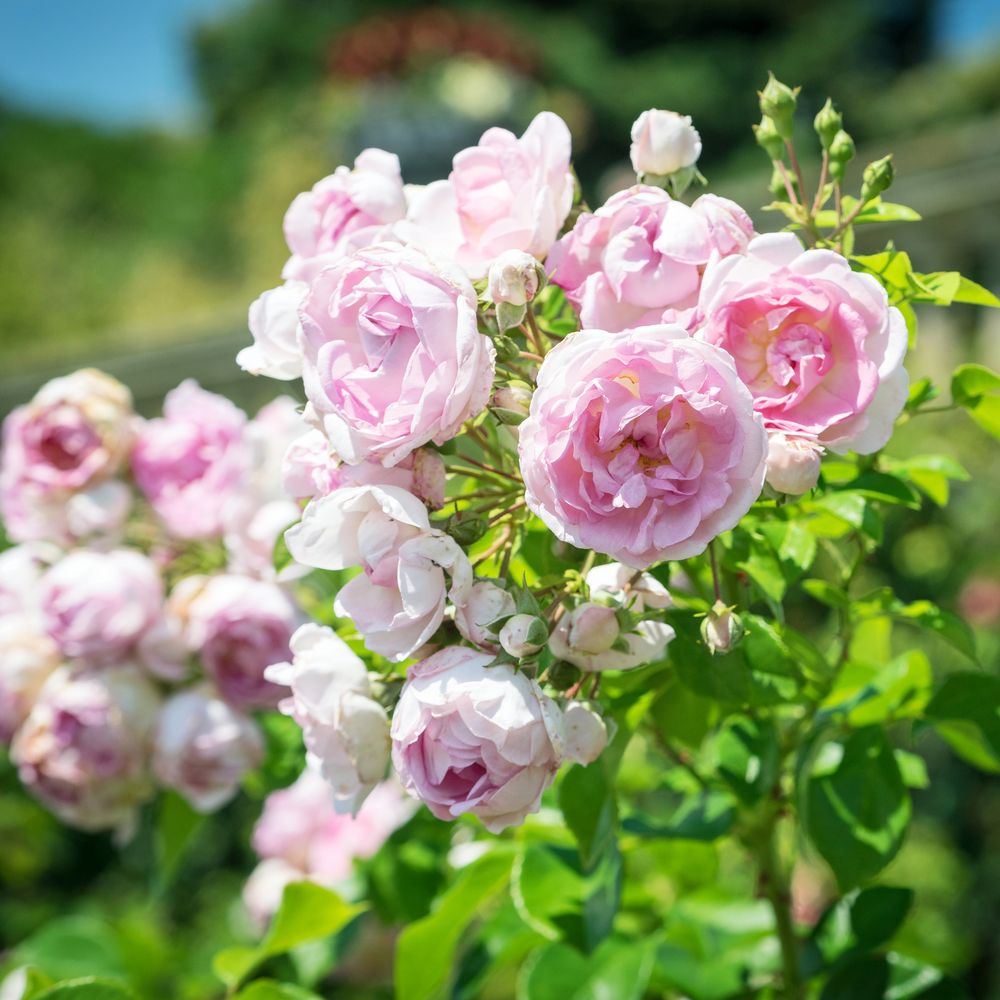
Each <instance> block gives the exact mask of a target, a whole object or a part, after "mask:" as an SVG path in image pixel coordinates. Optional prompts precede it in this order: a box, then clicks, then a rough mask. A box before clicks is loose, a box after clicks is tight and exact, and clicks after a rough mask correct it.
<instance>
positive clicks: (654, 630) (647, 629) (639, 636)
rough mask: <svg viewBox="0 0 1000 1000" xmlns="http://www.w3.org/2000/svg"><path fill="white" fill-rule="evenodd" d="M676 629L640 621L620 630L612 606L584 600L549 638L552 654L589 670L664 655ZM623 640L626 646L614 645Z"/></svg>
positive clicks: (636, 663) (622, 667) (633, 663)
mask: <svg viewBox="0 0 1000 1000" xmlns="http://www.w3.org/2000/svg"><path fill="white" fill-rule="evenodd" d="M673 637H674V630H673V629H672V628H671V627H670V626H669V625H666V624H665V623H663V622H657V621H641V622H639V623H638V624H637V625H636V626H635V629H634V630H632V631H629V632H622V631H620V630H619V627H618V622H617V619H616V616H615V610H614V609H613V608H608V607H602V606H601V605H598V604H591V603H584V604H581V605H580V606H579V607H577V608H575V609H574V610H573V611H571V612H570V613H569V614H567V615H563V616H562V618H560V619H559V622H558V624H557V625H556V627H555V629H554V630H553V632H552V635H551V637H550V638H549V649H550V650H551V651H552V655H553V656H555V657H557V658H558V659H560V660H566V662H567V663H572V664H573V665H574V666H576V667H579V668H580V669H581V670H584V671H586V672H588V673H594V672H598V671H602V670H631V669H632V668H634V667H639V666H642V665H643V664H644V663H656V661H657V660H661V659H663V656H664V653H665V652H666V648H667V644H668V643H669V642H670V640H671V639H673ZM618 640H621V643H623V644H624V646H625V648H624V649H615V648H613V647H614V646H615V644H616V642H618Z"/></svg>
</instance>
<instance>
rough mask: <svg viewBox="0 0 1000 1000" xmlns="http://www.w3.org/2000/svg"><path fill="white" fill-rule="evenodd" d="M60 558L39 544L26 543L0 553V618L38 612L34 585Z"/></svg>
mask: <svg viewBox="0 0 1000 1000" xmlns="http://www.w3.org/2000/svg"><path fill="white" fill-rule="evenodd" d="M61 554H62V553H61V552H60V550H59V549H58V548H56V546H54V545H47V544H44V543H41V542H26V543H24V544H22V545H14V546H12V547H11V548H9V549H6V550H5V551H3V552H0V616H2V615H9V614H15V613H30V614H34V613H37V612H38V610H39V608H40V606H41V605H40V601H41V594H40V592H39V586H38V585H39V583H41V579H42V575H43V574H44V573H45V570H46V569H47V568H48V567H49V566H51V565H52V563H54V562H56V561H57V560H58V559H59V557H60V555H61Z"/></svg>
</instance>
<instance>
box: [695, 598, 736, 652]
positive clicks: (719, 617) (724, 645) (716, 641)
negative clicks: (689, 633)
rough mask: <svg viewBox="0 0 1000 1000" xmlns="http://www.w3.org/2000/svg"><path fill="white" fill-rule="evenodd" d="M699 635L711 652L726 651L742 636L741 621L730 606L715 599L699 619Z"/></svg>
mask: <svg viewBox="0 0 1000 1000" xmlns="http://www.w3.org/2000/svg"><path fill="white" fill-rule="evenodd" d="M701 637H702V639H704V640H705V645H706V646H708V648H709V649H710V650H711V651H712V652H713V653H728V652H729V650H731V649H732V648H733V647H734V646H735V645H736V644H737V643H738V642H739V641H740V639H742V638H743V622H741V621H740V618H739V615H737V614H735V613H734V612H733V609H732V608H730V607H727V606H726V605H725V604H723V603H722V601H716V602H715V604H713V605H712V610H711V611H709V613H708V614H707V615H705V617H704V618H703V619H702V621H701Z"/></svg>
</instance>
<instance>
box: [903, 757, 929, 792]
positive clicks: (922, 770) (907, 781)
mask: <svg viewBox="0 0 1000 1000" xmlns="http://www.w3.org/2000/svg"><path fill="white" fill-rule="evenodd" d="M895 753H896V763H897V764H898V765H899V773H900V774H901V775H902V776H903V784H904V785H906V787H907V788H928V787H930V783H931V779H930V776H929V775H928V773H927V763H926V761H925V760H924V758H923V757H921V756H920V755H919V754H915V753H910V751H909V750H899V749H897V750H896V751H895Z"/></svg>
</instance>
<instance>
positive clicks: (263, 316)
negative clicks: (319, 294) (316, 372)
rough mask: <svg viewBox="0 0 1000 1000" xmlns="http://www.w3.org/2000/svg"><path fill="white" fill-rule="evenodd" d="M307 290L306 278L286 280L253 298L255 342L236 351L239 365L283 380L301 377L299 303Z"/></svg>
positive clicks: (253, 333)
mask: <svg viewBox="0 0 1000 1000" xmlns="http://www.w3.org/2000/svg"><path fill="white" fill-rule="evenodd" d="M308 290H309V286H308V284H306V282H304V281H286V282H285V283H284V284H283V285H279V286H278V287H277V288H270V289H268V290H267V291H266V292H263V293H262V294H261V295H259V296H258V297H257V298H256V299H255V300H254V301H253V303H252V305H251V306H250V315H249V325H250V333H251V335H252V336H253V343H252V344H251V345H250V346H249V347H244V348H243V350H241V351H240V353H239V354H237V355H236V363H237V364H238V365H239V366H240V368H242V369H243V370H244V371H247V372H249V373H250V374H251V375H266V376H267V377H268V378H276V379H281V380H283V381H290V380H292V379H296V378H301V376H302V349H301V348H300V347H299V306H300V305H301V304H302V300H303V299H304V298H305V297H306V292H308Z"/></svg>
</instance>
